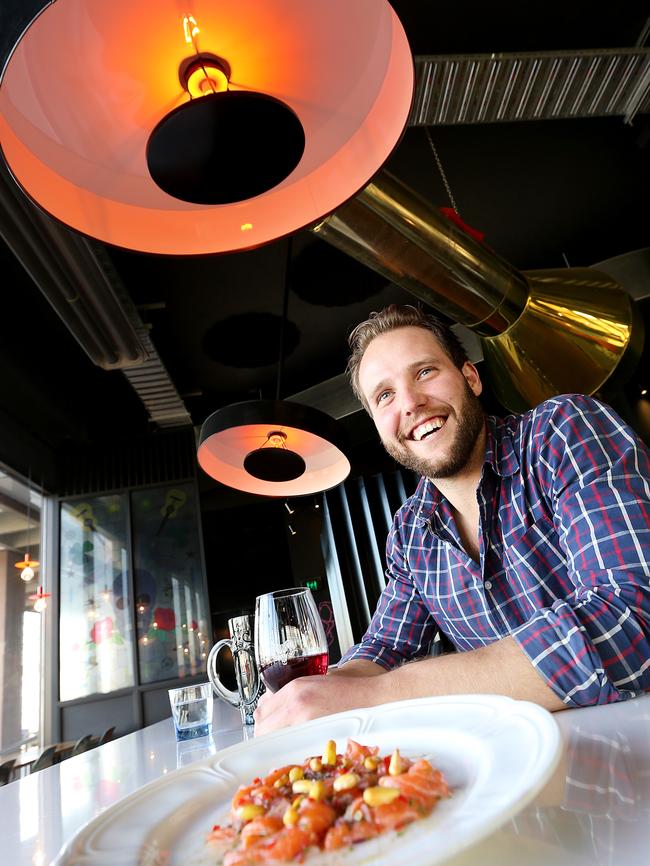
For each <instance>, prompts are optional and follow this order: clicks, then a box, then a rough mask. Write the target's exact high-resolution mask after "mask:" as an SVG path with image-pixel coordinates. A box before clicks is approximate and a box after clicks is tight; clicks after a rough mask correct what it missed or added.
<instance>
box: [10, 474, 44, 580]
mask: <svg viewBox="0 0 650 866" xmlns="http://www.w3.org/2000/svg"><path fill="white" fill-rule="evenodd" d="M31 513H32V473H31V470H30V473H29V480H28V482H27V533H26V534H27V549H26V550H25V555H24V557H23V558H22V559H21V560H20V561H19V562H14V566H15V567H16V568H19V569H20V576H21V578H22V579H23V580H24V581H25V583H29V581H30V580H32V578H33V577H34V574H35V571H36V569H37V568H38V567H39V565H40V562H39V561H38V560H37V559H32V558H31V556H30V554H29V547H30V544H29V533H30V530H31V528H32V527H31Z"/></svg>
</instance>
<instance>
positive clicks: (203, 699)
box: [168, 683, 212, 740]
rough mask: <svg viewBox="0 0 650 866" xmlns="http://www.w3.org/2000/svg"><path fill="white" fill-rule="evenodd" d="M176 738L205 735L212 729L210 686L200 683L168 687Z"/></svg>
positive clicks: (184, 738) (187, 738) (182, 738)
mask: <svg viewBox="0 0 650 866" xmlns="http://www.w3.org/2000/svg"><path fill="white" fill-rule="evenodd" d="M168 691H169V703H170V704H171V707H172V716H173V718H174V728H175V730H176V739H177V740H194V739H196V738H197V737H207V736H208V734H209V733H210V732H211V731H212V686H211V685H210V683H200V684H199V685H196V686H183V687H182V688H180V689H168Z"/></svg>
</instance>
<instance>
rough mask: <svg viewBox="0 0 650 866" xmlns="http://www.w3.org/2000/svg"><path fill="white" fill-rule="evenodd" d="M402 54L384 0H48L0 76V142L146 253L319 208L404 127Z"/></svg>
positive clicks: (50, 189) (54, 194)
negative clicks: (0, 76)
mask: <svg viewBox="0 0 650 866" xmlns="http://www.w3.org/2000/svg"><path fill="white" fill-rule="evenodd" d="M413 80H414V72H413V61H412V56H411V52H410V49H409V45H408V42H407V39H406V36H405V33H404V30H403V28H402V25H401V23H400V21H399V19H398V18H397V16H396V14H395V12H394V11H393V9H392V7H391V6H390V3H389V2H387V0H327V2H323V0H272V2H269V0H246V2H245V3H242V2H241V0H219V2H214V0H187V2H186V3H184V4H179V3H178V2H177V0H111V2H106V0H57V2H56V3H49V4H47V5H46V6H45V8H44V9H43V10H42V11H41V12H40V13H39V14H38V15H37V16H36V18H35V19H34V20H33V21H32V23H31V24H30V25H29V27H28V28H27V29H26V30H25V32H24V33H23V35H22V37H21V39H20V40H19V42H18V43H17V44H16V46H15V47H14V49H13V51H12V53H11V55H10V58H9V60H8V62H7V64H6V66H5V68H4V71H3V74H2V78H1V80H0V144H1V146H2V152H3V155H4V158H5V160H6V162H7V164H8V166H9V169H10V171H11V172H12V174H13V176H14V178H15V179H16V181H17V182H18V184H19V185H20V186H21V187H22V188H23V190H24V191H25V192H26V193H27V195H29V196H30V197H31V198H32V199H33V201H35V202H36V203H37V204H38V205H39V206H40V207H41V208H43V209H44V210H45V211H47V212H48V213H49V214H51V215H52V216H54V217H56V218H57V219H59V220H61V221H62V222H63V223H65V224H66V225H68V226H70V227H72V228H73V229H76V230H77V231H79V232H82V233H84V234H86V235H90V236H91V237H94V238H98V239H99V240H101V241H104V242H106V243H109V244H114V245H116V246H120V247H125V248H129V249H134V250H141V251H145V252H150V253H165V254H173V255H186V254H201V253H214V252H225V251H232V250H243V249H250V248H252V247H256V246H259V245H261V244H264V243H267V242H269V241H271V240H274V239H276V238H279V237H283V236H286V235H289V234H291V233H293V232H295V231H296V230H298V229H300V228H302V227H304V226H306V225H310V224H313V223H315V222H317V221H318V220H320V219H321V218H322V217H324V216H325V215H326V214H329V213H331V212H332V211H333V210H335V209H336V208H337V207H338V206H339V205H340V204H342V203H343V202H345V201H346V200H348V199H349V198H351V197H352V196H354V195H355V194H356V193H357V192H359V191H360V190H361V189H362V188H363V187H365V186H366V185H367V183H368V182H369V180H370V179H371V178H372V176H373V175H374V174H375V173H376V172H377V170H378V169H379V168H380V167H381V166H382V165H383V163H384V162H385V161H386V159H387V158H388V156H389V155H390V153H391V151H392V150H393V148H394V147H395V145H396V144H397V142H398V140H399V138H400V136H401V134H402V132H403V130H404V127H405V125H406V121H407V117H408V113H409V109H410V105H411V98H412V92H413Z"/></svg>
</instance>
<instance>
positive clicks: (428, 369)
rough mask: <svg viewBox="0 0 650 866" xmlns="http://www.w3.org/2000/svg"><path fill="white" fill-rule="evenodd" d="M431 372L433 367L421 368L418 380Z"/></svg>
mask: <svg viewBox="0 0 650 866" xmlns="http://www.w3.org/2000/svg"><path fill="white" fill-rule="evenodd" d="M432 371H433V367H423V368H422V369H421V370H420V372H419V373H418V379H421V378H422V377H423V376H428V375H429V373H431V372H432Z"/></svg>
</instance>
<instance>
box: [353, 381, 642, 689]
mask: <svg viewBox="0 0 650 866" xmlns="http://www.w3.org/2000/svg"><path fill="white" fill-rule="evenodd" d="M477 499H478V503H479V512H480V525H479V535H480V563H476V562H474V560H473V559H472V558H471V557H470V556H468V554H467V553H466V552H465V550H464V549H463V546H462V543H461V541H460V538H459V535H458V532H457V530H456V526H455V523H454V519H453V517H452V513H451V509H450V507H449V504H448V502H447V501H446V500H445V498H444V497H443V496H442V495H441V494H440V492H439V491H438V490H437V489H436V488H435V487H434V485H433V483H432V482H431V481H430V480H429V479H427V478H422V479H421V480H420V483H419V485H418V487H417V490H416V491H415V493H414V495H413V496H411V497H410V499H408V500H407V501H406V502H405V503H404V505H403V506H402V507H401V508H400V509H399V511H398V512H397V514H396V515H395V520H394V522H393V528H392V530H391V532H390V534H389V536H388V542H387V550H386V556H387V564H388V569H387V577H388V585H387V586H386V589H385V590H384V591H383V593H382V595H381V597H380V599H379V602H378V605H377V610H376V611H375V614H374V616H373V618H372V621H371V623H370V625H369V627H368V630H367V632H366V634H365V635H364V637H363V639H362V642H361V643H360V644H359V645H358V646H356V647H352V648H351V649H350V650H349V651H348V652H347V653H346V654H345V656H344V658H343V660H342V661H344V662H345V661H349V660H350V659H352V658H358V659H359V658H360V659H370V660H372V661H374V662H377V663H378V664H380V665H382V666H383V667H385V668H388V669H390V668H393V667H396V666H397V665H399V664H401V663H402V662H404V661H406V660H408V659H413V658H418V657H421V656H425V655H427V654H428V653H429V652H430V650H431V646H432V642H433V639H434V637H435V634H436V631H437V630H438V629H440V630H441V631H442V632H444V633H445V634H446V635H447V636H448V637H449V638H450V640H451V641H452V643H453V644H454V645H455V646H456V647H457V649H458V650H461V651H465V650H472V649H475V648H477V647H481V646H486V645H488V644H490V643H493V642H494V641H496V640H499V639H500V638H503V637H506V636H508V635H512V636H513V637H514V639H515V640H516V641H517V643H518V644H519V646H520V647H521V649H522V650H523V651H524V653H525V654H526V655H527V656H528V658H529V659H530V661H531V663H532V664H533V665H534V666H535V668H536V669H537V671H538V672H539V673H540V674H541V676H542V677H543V679H544V680H545V681H546V682H547V684H548V685H549V686H550V688H551V689H553V691H554V692H555V693H556V694H557V695H558V696H559V697H560V698H561V699H562V700H563V701H564V703H565V704H567V705H568V706H584V705H588V704H598V703H607V702H610V701H617V700H623V699H625V698H631V697H633V696H635V695H637V694H639V693H640V692H642V691H644V690H646V689H650V454H649V452H648V449H647V448H646V447H645V445H643V443H642V442H641V441H640V440H639V438H638V437H637V436H636V435H635V434H634V433H633V432H632V431H631V430H630V428H629V427H628V426H627V425H625V424H624V423H623V422H622V421H621V419H620V418H619V417H618V416H617V415H616V413H615V412H614V411H613V410H612V409H610V408H609V407H607V406H604V405H603V404H601V403H598V402H597V401H596V400H593V399H591V398H589V397H584V396H580V395H568V396H567V395H564V396H561V397H556V398H554V399H552V400H547V401H546V402H544V403H542V404H541V405H539V406H537V407H536V408H535V409H533V410H531V411H530V412H527V413H526V414H524V415H511V416H508V417H506V418H504V419H498V418H493V417H488V418H487V443H486V452H485V463H484V467H483V472H482V475H481V480H480V482H479V486H478V489H477Z"/></svg>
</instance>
